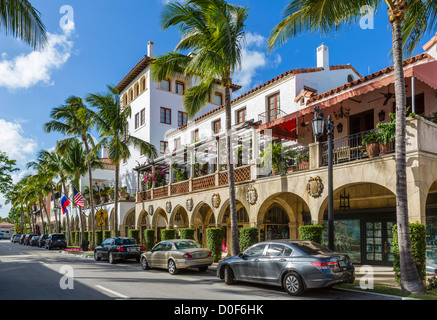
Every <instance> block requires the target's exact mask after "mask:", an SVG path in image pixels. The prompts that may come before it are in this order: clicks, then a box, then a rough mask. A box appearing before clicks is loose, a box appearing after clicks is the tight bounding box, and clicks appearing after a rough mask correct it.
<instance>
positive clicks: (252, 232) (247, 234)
mask: <svg viewBox="0 0 437 320" xmlns="http://www.w3.org/2000/svg"><path fill="white" fill-rule="evenodd" d="M239 231H240V251H241V252H243V251H244V250H246V249H247V248H249V247H250V246H251V245H253V244H255V243H257V242H258V228H254V227H249V228H241V229H240V230H239Z"/></svg>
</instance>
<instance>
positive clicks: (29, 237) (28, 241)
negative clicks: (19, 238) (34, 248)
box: [23, 233, 37, 246]
mask: <svg viewBox="0 0 437 320" xmlns="http://www.w3.org/2000/svg"><path fill="white" fill-rule="evenodd" d="M34 236H37V234H34V233H31V234H26V236H25V237H24V241H23V244H25V245H27V246H30V240H31V239H32V237H34Z"/></svg>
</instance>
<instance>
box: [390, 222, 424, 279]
mask: <svg viewBox="0 0 437 320" xmlns="http://www.w3.org/2000/svg"><path fill="white" fill-rule="evenodd" d="M410 238H411V250H412V252H413V258H414V262H415V264H416V268H417V271H418V272H419V276H420V279H422V281H423V280H425V276H426V228H425V225H423V224H421V223H418V222H416V223H410ZM399 259H400V257H399V241H398V228H397V225H394V226H393V270H394V272H395V280H396V282H397V283H398V284H400V282H401V270H400V260H399Z"/></svg>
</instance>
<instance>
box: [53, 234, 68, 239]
mask: <svg viewBox="0 0 437 320" xmlns="http://www.w3.org/2000/svg"><path fill="white" fill-rule="evenodd" d="M52 239H54V240H58V239H65V236H64V235H63V234H54V235H52Z"/></svg>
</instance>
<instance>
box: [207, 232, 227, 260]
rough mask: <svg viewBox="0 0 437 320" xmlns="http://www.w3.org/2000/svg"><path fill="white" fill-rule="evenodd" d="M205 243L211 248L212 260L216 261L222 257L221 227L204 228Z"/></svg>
mask: <svg viewBox="0 0 437 320" xmlns="http://www.w3.org/2000/svg"><path fill="white" fill-rule="evenodd" d="M206 243H207V245H208V249H209V250H211V252H212V256H213V258H214V262H218V261H219V260H220V259H221V257H222V244H223V229H220V228H208V229H206Z"/></svg>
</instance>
